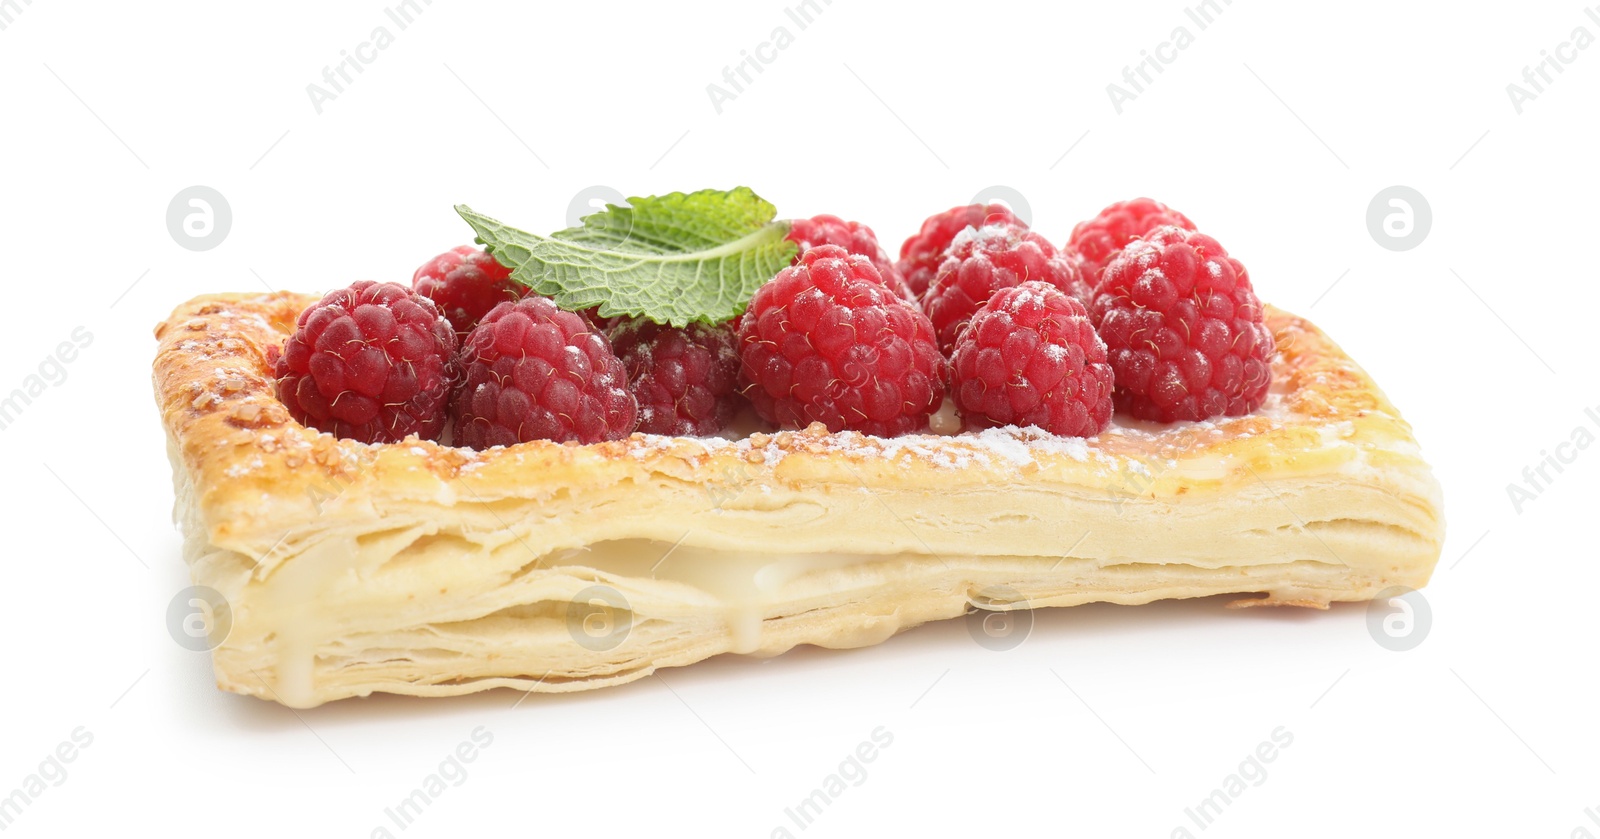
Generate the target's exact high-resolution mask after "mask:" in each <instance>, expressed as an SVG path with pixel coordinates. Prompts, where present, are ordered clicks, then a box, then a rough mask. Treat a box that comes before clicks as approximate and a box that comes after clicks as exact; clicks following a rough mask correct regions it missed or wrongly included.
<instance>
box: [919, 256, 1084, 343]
mask: <svg viewBox="0 0 1600 839" xmlns="http://www.w3.org/2000/svg"><path fill="white" fill-rule="evenodd" d="M1026 280H1038V281H1041V282H1044V283H1048V284H1050V285H1052V286H1055V287H1056V288H1057V289H1059V290H1060V291H1062V292H1063V293H1065V294H1070V295H1072V296H1074V297H1079V298H1080V299H1082V298H1084V297H1085V296H1086V295H1087V294H1088V286H1086V285H1085V284H1084V282H1083V274H1082V273H1081V271H1080V269H1079V268H1078V261H1077V260H1076V259H1073V258H1071V257H1069V256H1067V255H1065V254H1061V253H1059V252H1057V251H1056V249H1055V246H1053V245H1051V244H1050V243H1049V242H1048V241H1046V240H1045V238H1044V237H1043V236H1040V235H1039V234H1038V233H1035V232H1033V231H1031V230H1029V229H1027V228H1026V227H1021V226H1018V225H1015V224H991V225H985V226H983V227H973V228H968V229H967V230H964V231H962V232H961V233H960V234H958V235H957V236H956V237H955V239H954V240H952V241H951V243H950V249H949V250H948V251H946V252H945V259H944V264H942V265H940V266H939V274H938V275H937V276H935V277H934V279H933V284H932V285H930V286H928V293H927V294H926V295H924V296H923V298H922V308H923V309H925V310H926V311H927V312H928V319H929V320H931V321H933V328H934V329H935V330H937V331H938V334H939V348H940V349H942V350H944V351H945V352H946V353H948V352H950V350H951V349H952V348H953V347H954V346H955V344H956V337H957V336H958V335H960V334H961V328H962V327H963V326H965V325H966V323H967V321H968V320H969V319H970V318H971V317H972V316H973V315H974V314H976V313H977V311H978V309H979V308H980V307H982V306H983V304H984V303H987V302H988V301H989V298H990V297H992V296H993V295H994V293H995V292H997V291H999V290H1001V289H1003V288H1011V287H1012V286H1015V285H1017V284H1019V283H1022V282H1024V281H1026Z"/></svg>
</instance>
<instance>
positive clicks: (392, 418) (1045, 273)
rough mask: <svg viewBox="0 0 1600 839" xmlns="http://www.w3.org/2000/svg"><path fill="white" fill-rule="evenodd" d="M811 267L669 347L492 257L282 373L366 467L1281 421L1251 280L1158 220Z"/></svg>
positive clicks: (931, 240) (366, 300)
mask: <svg viewBox="0 0 1600 839" xmlns="http://www.w3.org/2000/svg"><path fill="white" fill-rule="evenodd" d="M788 238H789V240H790V241H792V242H794V243H795V245H796V255H795V258H794V260H793V262H792V264H790V265H789V266H788V267H786V268H784V269H783V270H781V271H779V272H778V273H777V275H776V276H774V277H773V278H772V279H771V280H770V281H768V282H767V283H766V284H764V285H763V286H761V287H760V288H759V289H758V290H757V291H756V293H755V296H754V297H753V298H752V299H751V301H750V303H749V305H748V307H747V308H746V310H745V312H744V314H743V315H741V316H739V317H737V318H734V319H733V320H731V321H727V322H724V323H720V324H708V323H693V324H690V325H689V326H687V327H671V326H664V325H661V324H658V323H654V322H652V321H648V320H644V319H637V318H627V317H619V318H600V317H599V316H598V314H597V312H596V311H595V310H586V311H579V312H572V311H564V310H562V309H561V308H560V307H558V306H557V305H556V304H555V302H554V301H553V300H551V299H549V298H546V297H543V296H540V295H538V294H533V293H530V292H529V290H528V289H527V288H526V287H525V286H523V285H521V284H519V283H517V282H515V281H514V280H513V279H512V277H511V273H512V272H511V271H510V270H509V269H508V268H506V267H505V266H504V265H502V264H500V263H499V262H497V261H496V260H495V259H494V257H493V256H491V255H490V254H488V253H486V252H485V251H483V250H482V249H479V248H476V247H472V246H462V247H458V248H454V249H452V250H450V251H447V252H445V253H443V254H440V255H439V256H437V257H435V258H433V259H431V260H429V261H428V262H427V263H426V264H424V265H423V266H422V267H420V268H418V269H417V271H416V272H415V274H414V275H413V278H412V282H411V284H410V286H409V287H408V286H406V285H401V284H398V283H380V282H368V281H362V282H357V283H354V284H352V285H351V286H350V287H348V288H345V289H340V290H337V291H334V292H331V293H329V294H328V295H326V296H325V297H324V298H322V300H321V301H319V302H318V303H316V304H314V305H312V306H311V307H310V308H308V309H306V311H305V312H303V313H302V314H301V316H300V319H299V322H298V324H297V327H296V329H295V331H294V333H293V334H292V335H290V337H289V338H288V339H287V341H286V342H285V344H284V346H283V348H282V350H281V352H278V353H275V355H274V358H273V364H274V368H275V369H274V372H275V375H276V377H277V390H278V395H279V398H280V399H281V400H282V401H283V403H284V404H285V406H287V407H288V409H289V411H290V413H291V415H292V416H294V418H295V419H296V420H298V421H300V422H302V423H304V424H305V425H307V426H310V427H314V428H317V429H320V430H322V431H327V432H329V433H332V434H334V435H336V436H338V437H342V438H347V439H352V440H359V441H362V442H367V443H385V442H398V441H400V440H404V439H407V438H412V437H414V438H418V439H425V440H445V441H448V442H451V443H453V444H454V445H458V446H467V447H471V448H475V449H484V448H489V447H493V446H510V445H515V444H518V443H524V442H529V441H533V440H551V441H557V442H577V443H595V442H602V441H607V440H617V439H621V438H623V437H626V436H628V435H630V434H633V433H635V432H640V433H646V434H661V435H676V436H683V435H691V436H708V435H715V434H721V433H726V432H728V430H729V429H730V428H733V427H735V426H736V425H738V424H740V423H741V422H747V423H751V424H753V425H752V428H754V427H756V426H759V425H764V426H766V427H774V428H805V427H807V426H809V425H811V424H813V423H820V424H821V425H823V426H825V427H826V428H827V429H828V430H829V431H834V432H838V431H847V430H849V431H859V432H862V433H865V434H872V435H877V436H881V437H894V436H898V435H902V434H912V433H919V432H926V431H928V430H929V427H930V423H931V421H932V418H933V417H934V415H935V414H936V413H937V412H938V411H939V410H940V408H941V406H942V405H943V404H944V402H945V400H946V398H947V397H948V398H949V399H950V400H951V401H952V402H953V404H954V409H955V413H956V415H957V416H959V418H960V420H961V424H962V427H963V428H964V429H966V430H977V429H982V428H989V427H1003V426H1019V427H1029V426H1032V427H1037V428H1040V429H1043V430H1045V431H1047V432H1049V433H1052V434H1057V435H1062V436H1075V437H1087V436H1093V435H1095V434H1098V433H1100V432H1101V431H1103V430H1104V429H1105V428H1106V426H1107V425H1108V424H1109V423H1110V421H1111V417H1112V414H1113V413H1116V414H1120V415H1126V416H1129V417H1132V418H1137V419H1142V420H1150V421H1155V422H1175V421H1181V420H1204V419H1207V418H1211V417H1215V416H1220V415H1240V414H1245V413H1249V412H1251V411H1254V410H1256V409H1258V408H1259V407H1260V406H1261V404H1262V402H1263V400H1264V399H1265V397H1266V392H1267V389H1268V387H1269V385H1270V383H1271V359H1272V355H1273V353H1274V351H1275V349H1274V342H1273V336H1272V334H1271V333H1270V332H1269V331H1268V330H1267V328H1266V325H1265V322H1264V315H1263V310H1262V306H1261V303H1260V301H1259V300H1258V299H1257V298H1256V296H1255V292H1254V289H1253V288H1252V286H1251V283H1250V278H1249V275H1248V274H1247V272H1246V271H1245V268H1244V266H1243V265H1242V264H1240V263H1239V261H1238V260H1237V259H1235V258H1233V257H1231V256H1229V255H1228V253H1227V251H1226V250H1225V249H1224V248H1223V247H1222V245H1221V244H1219V243H1218V242H1217V241H1216V240H1215V239H1213V238H1211V237H1210V236H1208V235H1206V234H1204V233H1200V232H1198V231H1197V230H1196V229H1195V226H1194V224H1193V223H1191V222H1190V221H1189V220H1188V218H1186V217H1185V216H1183V215H1182V214H1181V213H1178V212H1177V211H1175V210H1172V209H1170V208H1168V207H1166V206H1165V205H1162V204H1160V203H1159V202H1156V201H1153V200H1151V199H1148V198H1140V199H1135V200H1133V201H1127V202H1123V203H1119V204H1113V205H1111V206H1110V207H1107V208H1106V209H1105V210H1103V211H1101V212H1100V214H1099V215H1098V216H1096V217H1095V218H1093V219H1091V220H1089V221H1086V222H1083V223H1082V224H1079V225H1077V226H1076V227H1075V228H1074V229H1073V230H1072V233H1071V236H1070V237H1069V238H1068V240H1067V242H1066V244H1065V245H1063V246H1062V247H1059V248H1057V247H1055V246H1054V245H1052V244H1051V243H1050V242H1049V241H1048V240H1047V239H1045V237H1044V236H1042V235H1040V234H1039V233H1038V232H1036V231H1034V230H1032V229H1030V228H1029V226H1028V224H1027V223H1026V222H1025V221H1024V220H1022V219H1020V218H1018V217H1017V216H1016V215H1015V214H1013V213H1012V212H1011V211H1010V210H1008V209H1007V208H1005V207H1004V206H1002V205H997V204H991V205H981V204H972V205H968V206H961V207H954V208H951V209H949V210H946V211H944V212H942V213H938V214H935V215H933V216H931V217H929V218H928V219H927V220H926V221H924V222H923V224H922V225H921V228H920V229H919V230H918V232H917V233H916V234H915V235H913V236H911V237H910V238H908V239H907V240H906V241H905V243H904V244H903V245H902V246H901V248H900V259H899V261H898V262H891V261H890V259H889V256H888V252H887V251H885V250H884V248H883V247H882V246H881V245H880V244H879V243H878V240H877V237H876V235H875V234H874V233H873V232H872V230H871V228H869V227H867V226H866V225H863V224H861V223H859V222H854V221H846V220H844V219H842V218H840V217H838V216H832V215H820V216H814V217H812V218H808V219H798V220H795V221H793V222H791V223H790V230H789V235H788Z"/></svg>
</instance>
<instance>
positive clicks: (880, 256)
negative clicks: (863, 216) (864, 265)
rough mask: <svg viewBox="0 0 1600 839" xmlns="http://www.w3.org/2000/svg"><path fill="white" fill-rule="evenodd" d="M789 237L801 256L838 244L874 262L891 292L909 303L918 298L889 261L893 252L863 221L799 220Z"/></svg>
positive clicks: (791, 227)
mask: <svg viewBox="0 0 1600 839" xmlns="http://www.w3.org/2000/svg"><path fill="white" fill-rule="evenodd" d="M787 238H788V239H789V241H791V242H794V243H795V244H797V245H799V246H800V253H805V252H806V251H807V250H809V249H811V248H815V247H818V246H819V245H838V246H839V247H841V248H844V249H845V250H846V251H849V252H850V253H858V254H861V255H862V256H864V257H866V258H868V259H870V260H872V267H874V268H876V269H878V273H879V274H882V275H883V283H884V285H886V286H888V287H889V290H890V291H893V292H894V293H896V294H898V295H900V296H901V297H904V298H905V299H907V300H915V299H916V297H915V296H913V295H912V294H911V289H910V287H908V286H907V285H906V280H905V277H902V276H901V275H900V269H898V268H896V267H894V263H893V262H890V261H889V252H888V251H886V250H884V249H883V246H882V245H880V244H878V237H877V235H875V234H874V233H873V232H872V228H870V227H868V226H866V225H865V224H862V223H861V222H859V221H845V220H844V219H842V218H839V217H838V216H830V215H821V216H812V217H811V218H800V219H795V220H794V221H792V222H790V227H789V235H788V237H787ZM794 261H795V262H799V261H800V254H799V253H797V254H795V256H794ZM790 264H791V265H792V264H793V263H790Z"/></svg>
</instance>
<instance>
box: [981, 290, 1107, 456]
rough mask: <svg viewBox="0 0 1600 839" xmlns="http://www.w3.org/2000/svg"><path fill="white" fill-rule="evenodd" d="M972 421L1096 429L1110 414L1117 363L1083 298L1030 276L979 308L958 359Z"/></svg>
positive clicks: (1072, 433)
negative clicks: (1111, 361)
mask: <svg viewBox="0 0 1600 839" xmlns="http://www.w3.org/2000/svg"><path fill="white" fill-rule="evenodd" d="M950 366H951V371H952V378H953V379H954V385H953V386H952V391H953V393H954V395H955V400H956V410H957V412H959V413H960V414H961V416H962V419H963V420H964V425H965V427H966V428H967V429H969V430H970V429H974V428H987V427H991V426H997V425H1019V426H1029V425H1033V426H1038V427H1039V428H1042V429H1044V430H1046V431H1048V432H1050V433H1051V434H1059V435H1061V436H1063V437H1092V436H1094V435H1096V434H1099V433H1100V432H1101V431H1102V430H1104V429H1105V427H1106V424H1107V423H1109V422H1110V421H1111V381H1112V379H1111V365H1110V364H1108V363H1106V345H1105V342H1104V341H1101V340H1100V336H1098V335H1096V334H1095V332H1094V326H1093V325H1091V324H1090V323H1089V312H1088V310H1087V309H1085V308H1084V307H1083V304H1082V303H1079V302H1078V301H1077V300H1075V299H1073V298H1072V297H1070V296H1069V295H1066V294H1063V293H1062V292H1061V291H1060V290H1059V289H1057V288H1056V287H1055V286H1052V285H1050V284H1048V283H1041V282H1037V281H1033V280H1030V281H1028V282H1025V283H1022V284H1021V285H1018V286H1016V287H1014V288H1006V289H1001V290H1000V291H998V292H995V295H994V296H993V297H991V298H989V302H987V303H985V304H983V308H981V309H979V310H978V313H977V314H976V315H973V316H972V325H971V327H970V328H968V329H967V330H966V331H965V332H962V333H961V338H960V339H959V340H958V341H956V350H955V357H954V358H953V359H951V363H950Z"/></svg>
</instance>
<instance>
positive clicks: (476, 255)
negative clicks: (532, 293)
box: [411, 245, 528, 341]
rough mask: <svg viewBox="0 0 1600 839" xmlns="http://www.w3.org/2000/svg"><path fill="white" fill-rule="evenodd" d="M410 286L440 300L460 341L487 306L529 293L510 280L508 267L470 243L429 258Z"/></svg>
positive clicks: (440, 304) (419, 269)
mask: <svg viewBox="0 0 1600 839" xmlns="http://www.w3.org/2000/svg"><path fill="white" fill-rule="evenodd" d="M411 287H412V288H414V289H416V290H417V293H418V294H421V295H424V296H426V297H428V298H430V299H432V300H433V302H435V303H437V304H439V308H440V309H441V310H443V311H444V316H445V317H447V318H449V319H450V325H451V326H454V327H455V328H456V335H457V337H459V338H461V339H462V340H463V341H465V340H466V337H467V333H468V332H471V331H472V327H474V326H477V325H478V321H479V320H481V319H482V318H483V316H484V315H486V314H488V313H489V310H490V309H493V308H494V307H495V306H496V305H498V304H500V303H503V302H505V301H507V300H516V299H517V298H519V297H521V296H523V295H524V294H527V293H528V288H527V286H524V285H522V284H521V283H518V282H514V281H513V280H511V269H510V268H507V267H505V266H504V265H501V264H500V263H498V262H496V261H495V259H494V257H492V256H490V255H489V254H487V253H485V252H484V251H482V250H480V249H478V248H475V247H473V246H471V245H462V246H461V247H458V248H454V249H452V250H448V251H445V252H444V253H441V254H439V255H438V256H436V257H434V258H433V259H430V260H428V263H427V264H426V265H423V266H422V267H421V268H418V269H417V272H416V273H415V274H413V275H412V277H411Z"/></svg>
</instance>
